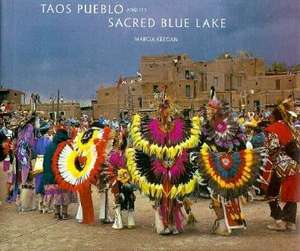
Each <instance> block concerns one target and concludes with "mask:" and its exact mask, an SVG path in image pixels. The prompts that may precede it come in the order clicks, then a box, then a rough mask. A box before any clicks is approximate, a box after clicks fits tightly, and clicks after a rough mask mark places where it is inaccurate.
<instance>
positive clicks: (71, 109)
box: [22, 102, 82, 119]
mask: <svg viewBox="0 0 300 251" xmlns="http://www.w3.org/2000/svg"><path fill="white" fill-rule="evenodd" d="M30 109H31V105H30V104H27V105H23V106H22V110H24V111H30ZM36 111H37V112H38V113H41V114H43V116H44V117H45V118H51V119H56V118H57V117H58V116H57V114H59V117H63V118H65V119H70V118H74V119H80V118H81V115H82V111H81V108H80V104H79V103H77V102H61V103H60V104H59V106H58V107H57V103H56V102H49V103H41V104H39V103H37V104H36ZM57 112H58V113H57Z"/></svg>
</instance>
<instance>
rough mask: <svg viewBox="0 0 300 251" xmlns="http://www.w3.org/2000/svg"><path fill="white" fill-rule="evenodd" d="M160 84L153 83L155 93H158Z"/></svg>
mask: <svg viewBox="0 0 300 251" xmlns="http://www.w3.org/2000/svg"><path fill="white" fill-rule="evenodd" d="M158 92H159V91H158V85H153V93H158Z"/></svg>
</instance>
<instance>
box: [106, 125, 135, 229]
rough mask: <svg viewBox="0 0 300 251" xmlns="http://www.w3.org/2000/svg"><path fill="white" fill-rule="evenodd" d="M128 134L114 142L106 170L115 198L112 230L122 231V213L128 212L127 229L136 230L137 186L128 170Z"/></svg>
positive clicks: (123, 131)
mask: <svg viewBox="0 0 300 251" xmlns="http://www.w3.org/2000/svg"><path fill="white" fill-rule="evenodd" d="M126 146H127V139H126V132H125V130H122V131H120V132H119V133H118V134H117V135H116V137H115V140H114V148H113V150H112V152H111V153H110V155H109V158H108V163H109V166H108V168H107V170H106V173H107V176H108V179H109V184H110V187H111V190H112V193H113V194H114V197H115V219H114V224H113V226H112V228H114V229H122V228H123V226H124V223H123V220H122V213H123V212H124V211H127V227H128V228H134V227H135V220H134V202H135V195H134V191H135V185H134V184H133V183H132V181H131V177H130V175H129V173H128V170H127V168H126V162H125V156H124V155H125V149H126Z"/></svg>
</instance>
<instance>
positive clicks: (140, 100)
mask: <svg viewBox="0 0 300 251" xmlns="http://www.w3.org/2000/svg"><path fill="white" fill-rule="evenodd" d="M138 101H139V107H140V108H142V107H143V99H142V98H141V97H139V98H138Z"/></svg>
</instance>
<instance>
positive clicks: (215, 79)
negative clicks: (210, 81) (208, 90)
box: [214, 77, 219, 88]
mask: <svg viewBox="0 0 300 251" xmlns="http://www.w3.org/2000/svg"><path fill="white" fill-rule="evenodd" d="M218 83H219V78H218V77H214V86H215V87H216V88H217V87H218Z"/></svg>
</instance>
